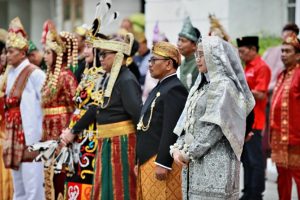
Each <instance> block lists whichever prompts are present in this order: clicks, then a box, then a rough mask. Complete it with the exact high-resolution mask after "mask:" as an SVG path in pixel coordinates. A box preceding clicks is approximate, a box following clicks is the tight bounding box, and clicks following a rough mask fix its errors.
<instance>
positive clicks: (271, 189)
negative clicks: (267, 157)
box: [240, 161, 299, 200]
mask: <svg viewBox="0 0 300 200" xmlns="http://www.w3.org/2000/svg"><path fill="white" fill-rule="evenodd" d="M241 169H243V167H241ZM241 171H242V170H241ZM276 178H277V172H276V168H275V165H274V164H272V163H271V162H270V161H268V170H267V180H266V190H265V192H264V200H276V199H278V193H277V183H276ZM240 188H241V189H242V188H243V172H241V183H240ZM292 193H293V194H292V200H299V198H298V196H297V189H296V185H295V183H293V189H292Z"/></svg>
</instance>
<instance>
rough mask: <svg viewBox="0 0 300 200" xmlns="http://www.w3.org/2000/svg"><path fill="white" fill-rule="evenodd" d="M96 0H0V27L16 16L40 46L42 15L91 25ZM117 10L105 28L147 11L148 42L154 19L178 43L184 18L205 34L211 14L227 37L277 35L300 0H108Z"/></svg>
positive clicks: (295, 18) (296, 13)
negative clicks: (222, 27) (134, 14)
mask: <svg viewBox="0 0 300 200" xmlns="http://www.w3.org/2000/svg"><path fill="white" fill-rule="evenodd" d="M98 1H99V0H0V27H1V28H7V27H8V22H9V21H10V20H11V19H13V18H14V17H15V16H19V17H20V18H21V20H22V22H23V23H24V26H25V29H26V30H27V32H28V34H29V35H30V37H31V39H32V40H33V41H34V42H35V43H36V44H37V45H38V47H41V44H40V39H41V33H42V26H43V23H44V21H45V20H47V19H52V20H53V21H54V22H55V23H56V24H57V28H58V30H68V31H71V30H72V29H73V27H74V26H77V25H81V24H83V23H86V24H89V23H91V22H92V20H93V19H94V13H95V5H96V3H97V2H98ZM111 1H112V4H113V8H114V10H116V11H119V12H120V14H121V15H120V19H119V21H117V22H116V23H114V24H112V25H111V26H110V27H104V28H103V30H102V31H103V32H104V33H112V32H116V31H117V30H118V27H119V25H120V23H121V20H122V19H123V18H124V17H127V16H129V15H131V14H133V13H137V12H145V20H146V36H147V38H148V42H149V43H148V44H149V46H150V44H151V41H152V36H153V28H154V26H155V23H156V22H157V21H158V22H159V29H160V31H161V32H164V33H165V35H166V36H167V38H168V39H169V40H170V41H171V42H172V43H176V41H177V37H178V32H179V31H180V28H181V27H182V23H183V19H184V18H185V17H186V16H190V17H191V20H192V23H193V24H194V25H195V26H196V27H197V28H198V29H199V30H200V31H201V32H202V35H207V33H208V30H209V26H210V25H209V20H208V15H209V13H211V14H215V15H216V17H217V18H218V19H220V21H221V23H222V24H223V26H224V28H225V29H226V31H227V32H228V34H229V35H230V36H231V38H233V39H234V38H236V37H240V36H242V35H251V34H253V35H254V34H255V35H256V34H260V35H273V36H279V35H280V33H281V28H282V26H283V25H284V24H286V23H287V22H296V23H297V24H298V25H299V24H300V0H251V1H248V0H210V1H207V0H111Z"/></svg>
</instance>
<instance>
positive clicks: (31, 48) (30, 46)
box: [27, 40, 38, 54]
mask: <svg viewBox="0 0 300 200" xmlns="http://www.w3.org/2000/svg"><path fill="white" fill-rule="evenodd" d="M28 44H29V46H28V51H27V53H28V54H30V53H32V52H33V51H37V50H38V48H37V47H36V45H35V44H34V43H33V42H32V40H29V42H28Z"/></svg>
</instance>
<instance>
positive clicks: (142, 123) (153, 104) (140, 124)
mask: <svg viewBox="0 0 300 200" xmlns="http://www.w3.org/2000/svg"><path fill="white" fill-rule="evenodd" d="M159 96H160V92H157V93H156V97H155V99H154V100H153V102H152V103H151V110H150V116H149V119H148V122H147V125H146V126H145V125H144V122H143V119H144V115H143V116H142V117H141V119H140V121H139V123H138V124H137V130H142V131H144V132H145V131H147V130H148V129H149V128H150V123H151V120H152V115H153V110H154V107H155V103H156V100H157V98H158V97H159Z"/></svg>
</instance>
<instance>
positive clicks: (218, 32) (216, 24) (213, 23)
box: [208, 14, 230, 41]
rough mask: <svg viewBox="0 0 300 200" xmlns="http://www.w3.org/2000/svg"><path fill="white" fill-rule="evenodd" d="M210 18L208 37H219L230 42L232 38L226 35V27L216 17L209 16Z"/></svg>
mask: <svg viewBox="0 0 300 200" xmlns="http://www.w3.org/2000/svg"><path fill="white" fill-rule="evenodd" d="M208 18H209V21H210V28H209V33H208V35H215V36H219V37H220V38H222V39H223V40H225V41H229V40H230V37H229V35H228V34H227V33H226V31H225V29H224V27H223V26H222V24H221V23H220V21H219V20H218V19H217V17H216V16H215V15H212V14H209V16H208Z"/></svg>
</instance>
